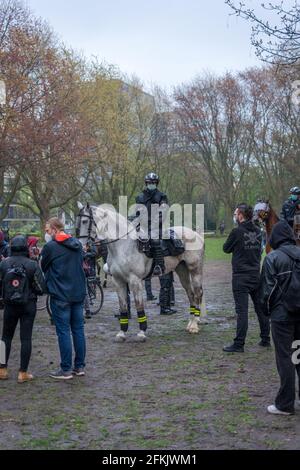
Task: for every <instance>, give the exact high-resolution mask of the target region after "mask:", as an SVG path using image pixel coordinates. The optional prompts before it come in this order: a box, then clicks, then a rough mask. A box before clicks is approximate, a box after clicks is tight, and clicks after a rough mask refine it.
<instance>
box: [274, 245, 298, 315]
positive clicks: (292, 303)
mask: <svg viewBox="0 0 300 470" xmlns="http://www.w3.org/2000/svg"><path fill="white" fill-rule="evenodd" d="M279 250H280V251H283V253H285V254H286V255H288V256H289V257H290V258H291V259H292V260H293V267H292V272H291V274H290V280H289V283H288V287H287V289H286V290H285V292H283V295H282V302H283V306H284V308H285V309H286V310H287V311H288V312H289V313H298V314H299V315H300V258H297V256H293V255H292V254H291V253H290V251H289V250H288V249H287V250H286V249H285V247H284V246H281V247H280V248H279Z"/></svg>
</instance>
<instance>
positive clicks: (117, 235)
mask: <svg viewBox="0 0 300 470" xmlns="http://www.w3.org/2000/svg"><path fill="white" fill-rule="evenodd" d="M78 207H79V209H80V213H79V215H78V217H77V226H76V229H77V237H78V238H79V239H80V241H81V243H82V244H83V245H84V244H85V243H87V241H88V240H93V241H94V240H95V239H96V238H98V239H102V240H103V239H105V240H106V243H107V248H108V259H107V264H108V266H109V271H110V274H111V275H112V279H113V282H114V285H115V287H116V291H117V294H118V298H119V305H120V317H119V318H120V328H121V331H120V332H119V333H118V334H117V340H119V341H125V339H126V333H127V331H128V326H129V320H128V306H127V288H128V287H129V289H130V292H131V293H132V294H133V296H134V301H135V305H136V310H137V314H138V322H139V325H140V332H139V333H138V338H139V340H142V341H145V340H146V330H147V317H146V314H145V310H144V296H143V291H144V283H143V280H144V279H145V278H146V277H147V276H148V275H149V274H150V272H151V268H152V263H153V260H152V259H150V258H148V257H147V256H146V255H145V254H144V253H141V252H140V251H139V249H138V244H137V239H138V233H137V231H136V229H135V227H134V225H133V224H132V223H131V222H129V221H128V220H127V219H126V218H125V217H123V216H122V215H121V214H118V213H116V212H113V211H112V210H109V209H106V208H103V207H101V206H100V207H93V206H89V205H87V206H86V207H84V206H83V205H82V204H80V203H78ZM172 229H173V230H174V232H175V233H176V235H177V237H178V238H180V239H182V241H183V244H184V246H185V252H184V253H183V254H182V255H179V256H168V257H166V258H165V266H166V271H165V273H168V272H171V271H175V272H176V273H177V274H178V276H179V279H180V281H181V284H182V286H183V287H184V289H185V291H186V293H187V296H188V298H189V301H190V320H189V322H188V325H187V328H186V329H187V331H188V332H189V333H199V326H198V323H199V319H200V316H201V304H202V297H203V289H202V280H203V262H204V240H203V237H201V236H200V235H199V234H198V233H197V232H195V231H193V230H191V229H189V228H186V227H174V228H172Z"/></svg>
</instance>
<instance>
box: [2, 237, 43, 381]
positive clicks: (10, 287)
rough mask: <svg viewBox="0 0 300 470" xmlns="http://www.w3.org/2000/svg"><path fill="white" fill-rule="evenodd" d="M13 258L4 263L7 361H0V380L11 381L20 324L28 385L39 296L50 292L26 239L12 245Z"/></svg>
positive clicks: (23, 373) (22, 367) (21, 377)
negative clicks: (12, 353) (13, 349)
mask: <svg viewBox="0 0 300 470" xmlns="http://www.w3.org/2000/svg"><path fill="white" fill-rule="evenodd" d="M10 250H11V256H10V257H8V258H6V259H5V260H4V261H2V262H1V263H0V288H1V291H2V295H3V301H4V316H3V333H2V342H3V343H4V344H5V354H4V355H5V357H2V355H1V357H0V380H6V379H8V370H7V364H8V360H9V356H10V350H11V343H12V340H13V337H14V334H15V330H16V327H17V324H18V322H20V337H21V365H20V371H19V375H18V383H23V382H28V381H30V380H32V379H33V376H32V375H31V374H29V373H28V366H29V361H30V356H31V347H32V329H33V324H34V320H35V316H36V303H37V296H38V295H43V294H44V293H45V292H46V284H45V281H44V277H43V274H42V271H41V269H40V267H39V265H38V263H36V262H35V261H32V260H30V259H29V254H28V246H27V241H26V237H24V236H22V235H19V236H16V237H15V238H13V240H12V241H11V246H10Z"/></svg>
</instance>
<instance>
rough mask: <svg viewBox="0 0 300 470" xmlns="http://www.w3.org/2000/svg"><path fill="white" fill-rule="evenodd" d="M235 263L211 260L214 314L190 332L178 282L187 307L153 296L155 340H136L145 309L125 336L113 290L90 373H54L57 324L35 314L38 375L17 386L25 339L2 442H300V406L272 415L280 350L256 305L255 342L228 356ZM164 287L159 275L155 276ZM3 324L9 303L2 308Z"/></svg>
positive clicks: (6, 388)
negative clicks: (161, 303) (65, 378)
mask: <svg viewBox="0 0 300 470" xmlns="http://www.w3.org/2000/svg"><path fill="white" fill-rule="evenodd" d="M230 281H231V273H230V264H229V263H227V262H220V261H218V262H207V263H206V266H205V295H206V305H207V315H208V320H207V321H208V323H207V324H204V325H202V326H201V332H200V334H199V335H196V336H191V335H189V334H188V333H186V331H185V327H186V324H187V320H188V314H187V311H188V309H187V307H188V305H187V301H186V297H185V293H184V292H183V290H182V289H181V287H180V286H179V284H178V282H177V281H176V298H177V304H176V306H177V309H178V313H177V314H176V315H173V316H171V317H160V316H159V310H158V307H157V306H156V304H155V303H148V305H147V309H146V310H147V313H148V316H149V335H148V336H149V339H148V341H147V342H146V343H145V344H140V343H138V342H136V333H137V331H138V326H137V322H136V316H135V314H134V315H133V319H132V320H131V323H130V335H129V338H128V341H127V342H126V343H125V344H117V343H115V342H114V338H115V334H116V333H117V332H118V330H119V327H118V323H117V320H116V319H115V318H114V313H116V311H117V300H116V295H115V294H114V292H113V291H112V289H111V288H110V287H109V288H108V289H107V290H105V302H104V307H103V311H102V312H101V313H100V314H99V315H97V316H96V317H94V318H93V319H92V320H89V323H88V324H87V325H86V334H87V376H86V377H85V378H76V379H73V380H72V381H69V382H67V383H61V382H55V381H53V380H52V379H50V378H48V373H49V371H51V370H53V369H54V370H55V369H56V368H57V366H58V348H57V340H56V335H55V331H54V328H53V327H51V326H50V324H49V321H48V318H47V315H46V313H45V312H41V313H39V315H38V318H37V320H36V323H35V329H34V345H33V354H32V361H31V371H32V372H33V373H34V374H35V376H36V379H35V381H34V382H32V383H29V384H23V385H17V383H16V376H17V371H18V359H19V339H18V337H17V336H16V338H15V341H14V345H13V352H12V356H11V360H10V378H9V380H8V381H6V382H2V383H0V400H1V401H0V403H1V406H0V448H1V449H105V450H117V449H121V450H133V449H134V450H136V449H146V450H152V449H158V450H159V449H171V450H172V449H173V450H176V449H180V450H196V449H299V448H300V419H299V418H300V412H299V413H298V414H296V415H295V416H292V417H278V416H271V415H268V413H267V412H266V406H267V405H269V404H271V403H273V400H274V396H275V394H276V391H277V388H278V377H277V372H276V368H275V361H274V350H273V349H272V350H267V351H265V350H262V348H259V346H258V345H257V343H258V341H259V334H258V323H257V321H256V318H255V316H254V314H253V312H252V311H251V315H250V324H249V333H248V339H247V345H246V350H245V353H244V354H240V355H231V354H229V355H226V354H225V353H223V352H222V346H223V345H224V344H226V343H228V342H230V341H231V340H232V338H233V333H234V326H235V318H234V313H233V304H232V296H231V286H230ZM153 285H154V291H155V292H156V293H157V292H158V282H157V280H155V281H154V282H153ZM0 327H1V328H2V312H0Z"/></svg>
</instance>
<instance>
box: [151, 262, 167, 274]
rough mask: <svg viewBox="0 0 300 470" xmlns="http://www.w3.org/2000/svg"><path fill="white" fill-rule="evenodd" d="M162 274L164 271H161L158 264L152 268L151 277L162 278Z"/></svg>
mask: <svg viewBox="0 0 300 470" xmlns="http://www.w3.org/2000/svg"><path fill="white" fill-rule="evenodd" d="M164 273H165V269H163V268H162V266H160V265H159V264H157V265H156V266H154V269H153V276H163V274H164Z"/></svg>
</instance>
